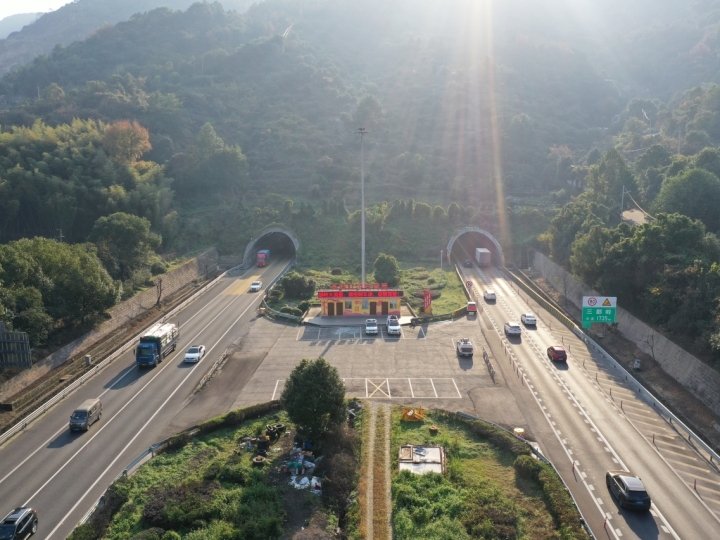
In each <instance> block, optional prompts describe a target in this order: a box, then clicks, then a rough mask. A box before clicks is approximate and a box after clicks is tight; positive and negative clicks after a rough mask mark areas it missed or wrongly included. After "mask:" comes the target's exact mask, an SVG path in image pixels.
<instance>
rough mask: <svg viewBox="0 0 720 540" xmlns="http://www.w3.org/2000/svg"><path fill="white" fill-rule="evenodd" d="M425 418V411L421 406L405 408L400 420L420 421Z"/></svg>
mask: <svg viewBox="0 0 720 540" xmlns="http://www.w3.org/2000/svg"><path fill="white" fill-rule="evenodd" d="M424 418H425V411H424V410H423V408H422V407H418V408H417V409H411V408H407V407H406V408H405V410H404V411H403V413H402V417H401V420H403V421H405V422H422V421H423V419H424Z"/></svg>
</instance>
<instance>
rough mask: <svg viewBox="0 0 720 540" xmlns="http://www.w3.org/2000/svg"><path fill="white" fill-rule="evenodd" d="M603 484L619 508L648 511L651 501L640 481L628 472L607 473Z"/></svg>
mask: <svg viewBox="0 0 720 540" xmlns="http://www.w3.org/2000/svg"><path fill="white" fill-rule="evenodd" d="M605 483H606V484H607V487H608V489H609V490H610V493H612V494H613V496H614V497H615V498H616V499H617V500H618V502H619V503H620V506H622V507H623V508H628V509H632V510H650V505H651V504H652V499H650V495H648V493H647V490H646V489H645V485H644V484H643V483H642V480H640V478H638V477H637V476H635V475H634V474H632V473H629V472H628V471H608V472H607V474H605Z"/></svg>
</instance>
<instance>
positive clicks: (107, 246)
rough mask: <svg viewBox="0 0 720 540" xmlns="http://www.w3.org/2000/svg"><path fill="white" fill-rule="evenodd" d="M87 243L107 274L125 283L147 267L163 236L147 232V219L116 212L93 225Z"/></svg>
mask: <svg viewBox="0 0 720 540" xmlns="http://www.w3.org/2000/svg"><path fill="white" fill-rule="evenodd" d="M90 241H91V242H93V243H94V244H95V245H96V246H97V249H98V256H99V257H100V260H102V261H103V263H104V264H105V267H106V268H107V269H108V272H109V273H110V275H112V276H113V277H115V278H116V279H122V280H126V279H129V278H130V277H131V276H132V275H133V273H134V272H135V271H136V270H138V269H140V268H141V267H143V266H145V265H147V264H148V262H149V260H150V259H151V258H152V255H153V254H154V250H155V249H157V248H158V247H160V244H161V243H162V237H161V236H160V235H159V234H155V233H153V232H151V231H150V221H148V220H147V219H145V218H141V217H138V216H133V215H131V214H126V213H124V212H116V213H114V214H111V215H109V216H107V217H101V218H99V219H98V220H97V221H96V222H95V226H94V227H93V230H92V232H91V234H90Z"/></svg>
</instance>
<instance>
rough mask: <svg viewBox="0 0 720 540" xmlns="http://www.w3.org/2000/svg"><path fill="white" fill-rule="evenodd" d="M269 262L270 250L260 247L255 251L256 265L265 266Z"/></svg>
mask: <svg viewBox="0 0 720 540" xmlns="http://www.w3.org/2000/svg"><path fill="white" fill-rule="evenodd" d="M269 262H270V250H269V249H261V250H260V251H258V252H257V265H258V266H267V265H268V263H269Z"/></svg>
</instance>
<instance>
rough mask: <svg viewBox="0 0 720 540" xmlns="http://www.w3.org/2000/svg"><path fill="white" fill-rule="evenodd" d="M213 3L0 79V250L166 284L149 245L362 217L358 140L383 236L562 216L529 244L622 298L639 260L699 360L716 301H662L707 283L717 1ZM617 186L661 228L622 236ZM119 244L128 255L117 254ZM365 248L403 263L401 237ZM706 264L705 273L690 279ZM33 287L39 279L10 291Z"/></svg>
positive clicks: (68, 17)
mask: <svg viewBox="0 0 720 540" xmlns="http://www.w3.org/2000/svg"><path fill="white" fill-rule="evenodd" d="M181 3H182V2H181V0H176V2H175V3H173V4H170V5H171V7H180V4H181ZM188 3H189V2H185V3H184V5H187V4H188ZM111 4H112V6H114V9H115V8H116V9H120V7H118V6H120V5H122V9H125V10H129V11H132V12H134V11H143V10H145V9H147V6H149V5H150V3H149V0H148V1H147V2H140V1H139V0H137V5H138V6H140V5H141V4H142V7H138V8H137V9H136V8H133V7H132V6H135V5H136V4H135V3H134V2H110V0H79V1H77V2H74V3H73V4H70V5H69V6H67V7H66V8H63V9H65V10H66V11H64V12H63V13H64V14H65V15H63V17H65V19H62V20H63V21H65V22H64V23H63V24H58V25H55V24H50V23H46V22H43V20H44V19H46V17H48V15H46V16H45V17H43V18H42V19H41V20H40V21H38V23H36V24H34V25H32V26H31V27H30V28H29V29H26V30H25V31H23V32H20V33H19V34H18V35H19V36H22V35H26V36H31V34H32V32H38V34H32V36H36V38H37V40H40V41H42V40H44V39H46V37H42V36H51V35H53V34H52V32H54V31H55V30H56V28H55V26H57V31H58V32H60V31H63V32H64V31H66V30H67V31H68V32H70V33H71V32H74V31H76V30H74V29H75V28H76V27H75V26H73V25H72V24H70V22H71V21H72V20H74V17H75V15H73V14H74V13H81V11H77V12H76V11H73V10H83V9H86V10H91V9H96V10H97V9H100V8H103V6H105V8H107V7H108V6H110V5H111ZM165 4H166V5H169V4H168V2H166V3H165ZM155 5H157V4H155ZM226 7H227V4H225V7H224V6H223V5H221V4H219V3H213V4H210V3H197V4H193V5H192V6H190V7H189V8H188V9H187V10H186V11H175V10H173V9H169V8H167V7H165V8H158V9H154V10H151V11H148V12H146V13H142V14H139V15H136V16H133V17H132V18H130V19H129V20H125V21H124V22H120V23H118V24H116V25H115V26H111V25H106V26H103V27H102V28H100V29H98V30H96V31H94V32H93V33H92V35H90V36H89V37H88V38H87V39H84V40H82V41H76V42H74V43H70V44H68V45H66V46H58V47H55V48H54V49H52V52H50V53H49V54H47V55H43V56H39V57H37V58H35V59H34V60H33V61H32V62H29V63H28V64H27V65H24V66H18V67H16V68H15V69H13V70H12V71H11V72H9V73H7V74H6V75H5V76H3V77H2V79H0V125H1V126H2V132H1V133H0V227H1V228H0V241H2V242H13V243H12V244H11V245H12V246H15V247H14V248H13V249H15V250H17V249H26V248H27V249H29V247H28V246H29V244H23V243H22V240H21V239H22V238H26V237H33V236H45V237H52V236H56V235H57V233H58V231H59V230H60V229H61V230H62V232H63V235H64V236H65V238H66V239H67V240H69V241H71V242H74V243H81V242H86V241H87V242H90V243H91V245H90V246H89V248H88V251H87V253H88V254H89V255H88V257H90V258H92V257H94V259H93V261H94V262H93V264H100V263H102V266H103V267H104V269H105V271H106V272H107V275H108V276H109V279H114V280H116V282H115V285H114V287H115V288H114V289H113V291H115V293H117V294H119V293H121V292H122V291H123V290H126V291H127V290H128V288H132V287H133V286H136V285H137V284H139V283H141V282H142V280H143V279H146V278H147V277H148V276H149V275H150V274H151V273H157V272H161V271H162V263H161V262H160V261H159V260H158V259H157V257H156V256H154V254H153V250H154V249H157V248H158V246H163V248H164V249H177V250H181V251H182V250H184V249H188V248H192V247H196V246H200V245H207V244H208V243H211V242H212V243H215V244H216V245H218V247H219V248H220V249H221V250H223V249H225V250H232V249H237V248H239V247H240V245H241V244H242V242H244V241H246V240H247V239H249V238H250V237H251V235H252V232H253V231H255V230H256V229H258V228H259V227H262V226H264V225H267V224H269V223H271V222H273V221H278V220H290V221H292V220H297V223H298V224H300V223H304V224H307V223H311V224H312V223H320V222H321V221H317V222H316V221H313V220H314V219H315V217H314V216H316V215H317V216H319V217H318V219H320V216H322V217H323V219H326V218H327V219H331V220H332V219H338V220H346V219H354V217H353V216H354V214H353V213H352V211H353V209H354V208H357V207H358V205H359V190H358V186H357V184H358V180H359V175H360V171H359V161H360V159H359V142H360V141H359V135H358V134H357V129H358V128H359V127H365V128H367V130H368V132H369V133H368V134H367V135H366V136H365V137H364V142H365V150H366V155H365V165H366V168H365V171H366V184H367V194H368V199H369V201H370V202H371V203H376V204H377V208H379V209H381V210H378V215H379V216H381V217H380V218H378V220H376V221H375V222H374V223H375V224H376V226H377V227H378V229H379V230H382V229H383V227H384V223H385V221H386V219H389V217H390V216H391V215H392V216H394V218H397V216H410V215H412V216H413V217H415V213H414V212H415V209H416V208H419V209H420V210H418V212H419V214H421V216H420V217H422V218H423V219H425V218H426V217H427V216H428V215H431V216H432V219H433V220H435V221H434V223H436V224H443V226H445V225H446V224H448V223H456V221H453V220H456V219H457V216H458V215H459V216H464V217H463V219H465V220H466V221H467V222H468V223H476V224H482V226H484V227H486V228H488V229H490V230H504V228H505V227H506V225H508V224H509V227H508V228H507V230H509V231H510V234H509V236H508V240H507V241H508V243H509V244H512V245H508V253H512V248H513V245H514V246H517V245H520V244H529V243H533V242H535V241H536V237H537V235H538V233H539V232H541V227H543V225H544V224H546V223H548V222H550V220H551V219H552V218H553V217H554V219H553V221H552V225H551V226H550V230H549V231H548V233H547V234H546V235H545V236H543V237H542V238H540V239H539V240H538V241H537V242H536V246H537V247H539V248H540V249H545V250H547V252H548V253H549V254H550V255H551V256H552V257H553V258H555V259H556V260H557V261H558V262H560V263H561V264H564V265H566V266H567V267H570V268H572V269H573V271H575V273H576V274H577V275H579V276H581V277H583V279H586V280H587V281H588V283H590V284H592V285H594V286H596V287H598V288H600V289H601V290H605V289H607V288H608V287H610V286H611V285H610V283H611V282H612V283H615V282H614V281H613V280H612V277H613V275H615V274H614V273H613V268H615V266H614V265H618V264H622V265H625V266H624V267H623V268H624V269H625V270H627V269H629V268H635V270H634V271H635V272H636V273H635V274H633V276H634V279H635V281H633V282H632V283H630V282H628V283H626V285H625V289H624V294H627V295H628V300H627V302H626V303H627V305H629V306H631V307H632V308H633V309H635V310H637V311H642V312H647V313H652V314H653V316H654V317H655V318H656V322H657V323H658V324H665V325H676V326H673V328H676V329H677V331H678V332H686V333H687V335H688V336H691V338H692V340H696V344H697V348H698V350H701V351H705V352H707V351H710V350H711V349H712V347H710V343H711V341H710V340H711V338H712V336H714V335H720V322H716V318H717V317H718V315H720V312H718V310H717V307H716V306H714V304H713V302H714V301H713V302H709V303H708V302H706V303H705V304H704V307H703V309H702V310H700V311H697V312H696V316H693V317H690V316H684V317H682V318H680V319H674V318H672V313H671V312H670V309H669V307H668V306H672V305H673V302H674V301H676V300H677V298H676V297H675V296H673V295H675V294H680V293H676V292H675V289H673V287H675V286H677V290H678V291H688V290H690V288H691V287H692V286H694V284H695V282H693V281H692V280H691V279H690V277H689V276H698V275H700V274H702V275H704V276H706V277H707V280H706V281H704V282H703V283H705V284H707V287H708V289H707V290H711V291H715V290H716V289H715V286H716V285H715V280H716V275H717V274H718V272H717V269H716V267H713V264H714V263H717V262H718V261H717V258H718V253H717V249H716V246H717V239H716V237H715V233H717V232H718V230H720V220H719V219H718V217H717V212H716V208H718V206H719V205H720V179H719V178H718V176H717V175H718V174H719V173H720V165H719V163H720V157H718V156H719V154H718V150H717V148H716V147H717V146H719V145H720V127H718V126H720V87H718V86H716V85H715V84H714V83H718V82H720V81H718V80H717V79H718V73H720V69H719V68H720V66H719V65H718V58H719V56H718V53H719V52H720V51H718V48H719V47H720V43H718V42H717V39H718V38H717V36H718V32H717V30H718V28H720V26H718V25H720V0H697V1H694V2H687V1H681V0H662V1H659V2H658V1H650V0H635V1H633V2H627V1H625V0H603V1H601V0H577V1H575V2H558V1H557V0H506V1H504V2H490V1H489V0H424V1H423V2H421V3H418V2H417V1H412V0H364V1H362V2H360V1H358V0H264V1H262V2H259V3H257V4H253V5H252V6H251V7H249V9H248V10H247V11H246V12H241V11H240V10H235V11H232V10H230V11H228V10H227V9H226ZM103 9H104V8H103ZM61 11H62V10H58V12H57V17H60V15H62V13H60V12H61ZM82 13H84V12H82ZM117 13H119V11H118V12H117ZM118 17H119V15H118ZM125 18H127V16H125ZM48 20H49V19H48ZM60 20H61V19H58V21H60ZM41 22H43V24H48V28H49V27H52V32H50V31H49V30H48V31H47V32H45V31H43V30H42V29H43V26H42V25H40V24H39V23H41ZM30 29H32V31H30ZM46 30H47V29H46ZM27 32H30V33H27ZM68 35H70V34H68ZM36 38H35V37H32V40H35V39H36ZM13 39H15V38H13ZM18 39H19V38H18ZM23 39H24V38H23ZM47 39H56V38H47ZM72 39H74V38H72ZM30 41H31V37H28V41H27V42H28V43H30ZM2 43H9V40H5V42H2ZM18 43H19V42H18ZM2 46H4V45H0V56H1V55H2ZM18 50H20V49H18ZM623 186H624V187H625V189H626V190H628V191H629V192H630V193H631V196H632V197H633V198H634V199H635V200H636V201H637V203H638V204H640V205H642V206H643V208H645V209H646V210H648V211H649V212H650V213H651V214H657V215H658V216H659V215H665V216H666V217H663V218H660V217H658V222H657V223H655V224H654V225H653V226H652V227H647V228H645V229H642V230H640V229H638V230H636V231H634V230H631V229H629V228H628V227H627V226H626V225H623V224H620V223H619V221H620V218H619V216H620V204H619V201H620V197H621V193H622V190H623ZM690 192H692V193H693V196H692V197H689V196H687V194H688V193H690ZM508 196H513V198H510V199H507V197H508ZM530 196H536V197H538V198H543V199H544V200H545V201H549V200H551V199H552V200H553V201H555V202H556V203H557V202H569V204H568V205H567V206H565V207H564V208H562V209H561V210H559V211H557V210H555V211H553V210H548V211H542V212H539V211H535V210H531V211H526V210H523V209H517V208H516V209H513V210H512V211H510V212H509V213H508V217H507V220H508V224H506V223H501V221H502V220H503V216H504V215H505V210H504V208H505V206H506V203H507V201H510V202H513V201H516V200H517V201H520V204H522V203H523V200H525V201H527V199H528V198H529V197H530ZM290 199H294V200H295V201H296V202H297V205H296V206H295V207H293V201H292V200H290ZM394 199H404V200H408V199H409V200H410V202H408V205H409V206H410V207H411V208H413V210H412V212H408V211H407V208H406V207H405V206H401V203H400V202H396V203H395V205H393V206H392V207H390V206H387V205H386V206H383V201H392V200H394ZM413 199H416V200H418V201H423V202H422V203H417V204H416V203H415V202H414V200H413ZM453 204H454V205H455V206H453ZM513 204H515V203H514V202H513ZM402 205H405V203H402ZM348 208H349V209H350V210H349V211H348V210H347V209H348ZM391 208H396V210H395V211H394V212H395V213H394V214H393V213H392V212H393V211H392V210H391ZM401 208H405V210H401ZM451 208H453V210H452V212H451V211H450V209H451ZM478 209H481V212H480V213H478V211H477V210H478ZM450 214H452V217H451V215H450ZM680 214H681V215H680ZM328 216H332V218H328ZM438 226H440V225H438ZM393 234H395V236H393ZM403 234H404V233H403ZM683 234H686V236H687V238H688V239H689V240H688V245H687V246H683V250H682V253H678V252H677V250H676V251H673V250H672V249H671V247H672V246H669V245H665V244H662V245H661V248H662V249H663V250H665V251H664V252H663V253H662V254H661V256H658V257H656V258H655V259H653V264H656V265H664V266H663V268H664V270H662V272H660V273H657V274H653V275H652V276H650V277H649V278H647V279H640V277H639V276H641V275H642V274H643V272H645V271H646V270H647V267H646V266H643V264H644V262H643V261H645V260H648V258H647V252H646V251H643V249H646V248H647V246H648V245H651V243H649V240H648V238H656V237H657V236H662V235H667V236H668V237H669V238H683ZM131 235H134V236H131ZM126 236H127V237H132V238H135V239H138V240H137V241H138V244H139V245H141V246H142V247H143V249H142V250H141V252H140V253H139V254H133V253H130V251H129V250H128V249H127V246H126V247H125V248H123V247H121V245H120V244H121V243H122V242H119V241H118V240H119V239H122V238H124V237H126ZM378 238H382V239H383V241H385V240H387V241H388V242H391V243H393V245H395V246H396V248H397V250H398V253H404V254H407V253H409V250H410V247H409V244H408V243H407V241H406V239H405V240H404V239H403V238H404V237H403V235H402V234H401V233H388V234H385V235H383V234H379V236H378ZM18 242H20V243H18ZM670 244H672V242H671V243H670ZM615 246H620V247H615ZM685 248H687V249H685ZM43 249H44V248H43V247H42V246H40V247H38V248H36V251H37V252H38V253H40V254H42V253H43ZM433 249H434V247H433ZM615 249H617V250H621V251H622V256H620V255H618V254H617V253H615V251H613V250H615ZM633 250H634V251H633ZM13 253H15V251H12V250H11V251H8V252H6V254H5V257H6V259H2V256H0V266H2V264H3V262H2V261H3V260H10V259H11V258H12V257H11V255H12V256H13V257H14V255H13ZM0 255H2V254H0ZM33 257H35V255H33ZM37 257H40V255H37ZM695 260H701V261H704V262H703V264H705V266H703V267H702V268H701V269H699V270H694V269H693V268H695V267H694V266H693V265H694V264H695V263H694V262H693V261H695ZM38 264H39V263H38ZM633 265H635V266H633ZM703 268H704V269H707V272H706V271H705V270H704V269H703ZM713 268H715V269H713ZM0 271H1V270H0ZM628 271H629V270H628ZM597 272H600V273H599V274H598V273H597ZM617 275H620V273H617ZM623 275H624V274H623ZM3 276H5V277H3ZM0 279H1V280H6V279H11V274H0ZM104 279H105V278H104V277H103V280H101V281H102V282H103V283H105V281H104ZM703 279H705V278H703ZM118 281H120V282H122V283H123V286H122V287H121V286H120V285H119V284H118V283H117V282H118ZM18 283H20V282H18ZM5 286H6V287H8V282H7V281H6V282H5ZM31 286H32V287H35V288H37V287H40V284H34V285H17V286H16V288H18V287H19V289H18V290H20V289H22V287H31ZM613 286H614V285H613ZM703 286H704V285H703ZM13 287H15V285H13ZM0 289H1V287H0ZM13 290H14V289H13ZM38 290H40V289H38ZM109 290H110V289H108V291H109ZM717 291H718V294H720V287H719V288H717ZM683 294H684V293H683ZM12 298H14V299H15V300H13V302H15V303H14V304H13V305H16V306H19V305H21V304H22V302H21V301H20V300H21V299H22V298H24V297H23V296H22V295H20V293H18V294H16V295H15V296H13V297H12ZM104 298H109V292H108V294H107V295H105V296H104ZM713 298H714V297H713ZM18 299H20V300H18ZM4 302H5V304H4V305H6V306H7V305H10V304H11V302H10V301H9V300H8V301H4ZM2 303H3V300H2V299H0V304H2ZM711 304H712V305H711ZM28 305H34V304H28ZM658 305H660V306H664V307H665V308H667V309H664V310H663V309H659V308H658ZM18 309H19V308H18ZM687 311H688V312H689V311H690V309H689V308H688V309H687ZM15 313H16V317H15V318H16V319H17V320H22V317H20V315H18V314H19V313H21V311H17V310H15ZM719 320H720V319H719ZM688 321H690V322H688ZM40 322H41V323H42V321H40ZM685 323H687V324H685ZM43 324H44V323H43ZM38 325H39V326H40V327H43V325H42V324H40V323H38ZM683 325H685V326H683ZM690 326H692V328H690ZM713 339H714V338H713ZM716 341H717V342H718V344H720V337H718V338H717V340H716ZM712 350H715V349H712ZM716 350H717V353H718V354H719V355H720V345H718V347H717V349H716Z"/></svg>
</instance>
